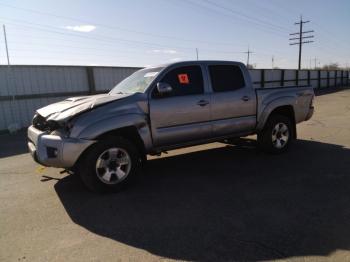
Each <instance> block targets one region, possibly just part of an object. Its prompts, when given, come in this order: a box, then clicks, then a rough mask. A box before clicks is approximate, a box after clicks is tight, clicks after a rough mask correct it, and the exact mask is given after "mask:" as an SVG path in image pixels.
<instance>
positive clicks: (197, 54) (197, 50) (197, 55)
mask: <svg viewBox="0 0 350 262" xmlns="http://www.w3.org/2000/svg"><path fill="white" fill-rule="evenodd" d="M196 55H197V61H198V48H197V47H196Z"/></svg>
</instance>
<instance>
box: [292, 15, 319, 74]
mask: <svg viewBox="0 0 350 262" xmlns="http://www.w3.org/2000/svg"><path fill="white" fill-rule="evenodd" d="M309 22H310V21H303V17H302V16H300V21H299V22H296V23H294V24H295V25H299V33H292V34H289V35H292V36H294V35H296V36H298V37H294V38H289V40H291V41H293V40H299V41H298V42H294V43H290V44H289V45H299V63H298V70H300V69H301V51H302V46H303V44H309V43H313V42H314V41H312V40H306V41H304V39H309V38H313V37H314V36H313V35H308V36H304V34H308V33H313V32H314V30H309V31H303V24H306V23H309Z"/></svg>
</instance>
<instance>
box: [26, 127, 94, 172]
mask: <svg viewBox="0 0 350 262" xmlns="http://www.w3.org/2000/svg"><path fill="white" fill-rule="evenodd" d="M93 143H95V141H91V140H84V139H77V138H65V137H60V136H57V135H50V134H47V133H45V132H42V131H40V130H38V129H36V128H34V127H33V126H30V127H29V128H28V149H29V152H30V154H31V155H32V157H33V159H34V160H35V161H36V162H38V163H40V164H42V165H44V166H51V167H61V168H69V167H72V166H74V164H75V163H76V161H77V160H78V158H79V156H80V155H81V154H82V153H83V152H84V150H85V149H86V148H88V147H89V146H90V145H92V144H93Z"/></svg>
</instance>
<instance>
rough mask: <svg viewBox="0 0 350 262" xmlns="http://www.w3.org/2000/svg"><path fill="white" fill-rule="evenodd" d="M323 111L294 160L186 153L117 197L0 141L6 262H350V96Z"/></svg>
mask: <svg viewBox="0 0 350 262" xmlns="http://www.w3.org/2000/svg"><path fill="white" fill-rule="evenodd" d="M315 107H316V112H315V115H314V117H313V118H312V119H311V120H310V121H308V122H304V123H302V124H300V125H298V136H299V140H298V141H296V142H295V143H294V145H293V147H292V148H291V149H290V151H289V152H287V153H286V154H283V155H279V156H272V155H266V154H264V153H261V152H259V151H257V150H256V148H255V137H249V138H246V139H242V140H239V141H237V142H236V143H235V144H234V145H228V144H222V143H212V144H208V145H202V146H196V147H191V148H186V149H181V150H175V151H171V152H169V153H168V154H164V155H162V156H161V157H151V158H149V161H148V163H147V168H146V169H145V170H144V171H143V173H142V174H141V175H140V177H139V179H138V181H137V183H136V184H135V185H134V186H132V187H130V188H128V189H127V190H126V191H123V192H121V193H118V194H112V195H97V194H93V193H90V192H88V191H86V190H85V188H84V187H83V186H82V184H81V183H80V181H79V179H78V178H77V177H76V176H69V175H67V174H60V172H59V171H60V170H59V169H54V168H41V167H40V166H38V165H37V164H35V163H34V162H33V161H32V159H31V158H30V156H29V155H28V154H27V153H26V152H27V151H26V145H25V134H24V132H20V133H18V134H16V135H3V136H0V261H159V260H194V261H260V260H280V261H350V89H346V90H336V91H335V92H329V93H323V94H321V95H319V96H317V98H316V101H315Z"/></svg>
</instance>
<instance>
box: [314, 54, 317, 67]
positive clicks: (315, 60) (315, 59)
mask: <svg viewBox="0 0 350 262" xmlns="http://www.w3.org/2000/svg"><path fill="white" fill-rule="evenodd" d="M314 62H315V67H314V69H316V63H317V58H316V57H315V58H314Z"/></svg>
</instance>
